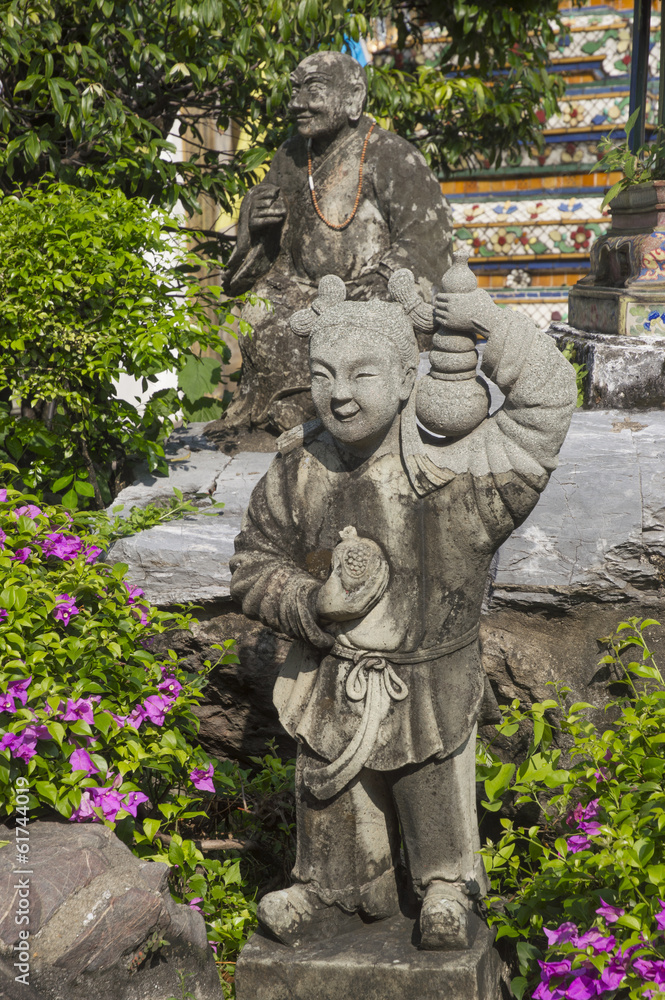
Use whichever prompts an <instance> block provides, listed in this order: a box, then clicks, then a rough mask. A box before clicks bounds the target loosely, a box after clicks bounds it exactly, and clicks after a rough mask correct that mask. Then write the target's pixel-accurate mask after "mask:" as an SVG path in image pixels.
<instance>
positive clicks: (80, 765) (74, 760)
mask: <svg viewBox="0 0 665 1000" xmlns="http://www.w3.org/2000/svg"><path fill="white" fill-rule="evenodd" d="M69 763H70V766H71V769H72V771H85V774H86V777H87V776H88V775H90V774H99V768H98V767H96V766H95V763H94V761H93V759H92V757H91V756H90V754H89V753H88V751H87V750H75V751H74V753H73V754H72V755H71V757H70V758H69Z"/></svg>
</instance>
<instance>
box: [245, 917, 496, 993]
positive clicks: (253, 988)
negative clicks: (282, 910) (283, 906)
mask: <svg viewBox="0 0 665 1000" xmlns="http://www.w3.org/2000/svg"><path fill="white" fill-rule="evenodd" d="M413 935H414V922H413V921H412V920H408V919H406V918H405V917H402V916H397V917H393V918H392V919H390V920H383V921H378V922H376V923H374V924H368V925H365V926H364V927H363V928H362V929H360V930H356V931H355V932H353V933H349V934H344V935H340V936H339V937H336V938H333V939H332V940H327V941H320V942H317V943H316V944H308V945H306V946H303V947H300V948H288V947H286V946H285V945H282V944H278V943H277V942H275V941H271V940H269V939H268V938H266V937H264V936H263V935H262V934H260V933H256V934H254V936H253V937H252V938H251V939H250V940H249V942H248V943H247V944H246V945H245V947H244V949H243V951H242V953H241V956H240V960H239V961H238V964H237V966H236V997H237V1000H360V998H362V1000H416V998H417V1000H500V998H501V985H500V983H501V970H502V964H501V960H500V958H499V955H498V953H497V952H496V951H495V950H494V948H493V946H492V937H491V934H490V932H489V931H488V930H487V928H486V927H485V926H484V925H482V924H480V922H479V923H478V932H477V934H476V938H475V940H474V942H473V945H472V946H471V948H469V949H468V950H466V951H419V950H418V949H417V948H416V947H415V945H414V944H413Z"/></svg>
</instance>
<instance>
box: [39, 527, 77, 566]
mask: <svg viewBox="0 0 665 1000" xmlns="http://www.w3.org/2000/svg"><path fill="white" fill-rule="evenodd" d="M82 548H83V542H82V541H81V539H80V538H77V537H76V536H75V535H64V534H63V533H62V532H61V531H52V532H51V534H50V535H47V536H46V538H45V539H44V541H43V542H42V552H43V553H44V555H45V556H56V558H58V559H62V560H63V562H70V561H71V560H72V559H76V557H77V555H78V554H79V552H80V551H81V549H82Z"/></svg>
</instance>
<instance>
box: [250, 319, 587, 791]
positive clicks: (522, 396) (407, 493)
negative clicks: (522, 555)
mask: <svg viewBox="0 0 665 1000" xmlns="http://www.w3.org/2000/svg"><path fill="white" fill-rule="evenodd" d="M499 327H500V328H499V329H496V330H495V331H494V332H493V333H492V334H491V335H490V338H489V341H488V344H487V346H486V348H485V352H484V358H483V371H484V372H485V373H486V374H487V375H488V376H489V377H490V378H491V379H492V380H493V381H494V382H496V384H497V385H498V386H499V387H500V388H501V389H502V390H503V391H504V392H505V394H506V397H507V398H506V401H505V403H504V405H503V407H502V408H501V409H500V410H499V411H498V412H497V413H496V414H494V416H492V417H491V418H489V419H487V420H485V421H484V422H483V423H482V424H481V425H480V426H479V427H477V428H476V430H474V431H473V432H472V433H471V434H469V435H467V436H466V437H465V438H462V439H460V440H458V441H454V442H451V443H449V444H444V445H437V444H434V445H432V444H427V443H424V442H423V441H422V440H421V436H420V434H419V432H418V431H417V429H416V425H415V420H414V416H413V405H412V404H413V395H412V400H411V401H410V404H409V405H407V408H406V409H405V411H404V412H403V414H402V434H401V439H402V448H401V454H393V455H383V456H381V457H379V458H376V459H374V458H372V457H370V458H369V459H367V460H366V461H363V462H361V463H359V464H355V465H352V466H350V465H349V464H348V461H345V460H344V458H343V457H342V454H341V452H340V450H339V449H338V447H337V445H336V443H335V441H334V439H333V438H332V437H331V436H330V435H329V434H328V433H327V432H326V431H324V430H322V429H320V430H318V432H317V433H315V434H314V435H313V436H312V435H309V436H310V437H311V440H308V441H307V443H305V444H304V445H301V446H296V447H294V448H293V449H292V450H290V451H289V452H288V453H287V454H279V455H278V456H277V457H276V458H275V460H274V461H273V463H272V465H271V467H270V469H269V470H268V473H267V474H266V476H265V477H264V478H263V480H262V481H261V482H260V483H259V484H258V486H257V487H256V489H255V490H254V493H253V494H252V499H251V502H250V505H249V509H248V511H247V514H246V516H245V519H244V522H243V528H242V532H241V534H240V535H239V536H238V538H237V540H236V555H235V556H234V558H233V561H232V564H231V566H232V570H233V581H232V585H231V592H232V594H233V596H234V597H235V598H237V599H240V600H241V601H242V606H243V610H244V612H245V613H246V614H248V615H250V616H252V617H256V618H260V619H261V620H262V621H264V622H265V623H266V624H267V625H269V626H270V627H271V628H274V629H276V630H278V631H280V632H284V633H286V634H287V635H290V636H293V637H295V638H297V639H301V640H304V642H305V644H307V645H309V648H310V650H312V647H314V648H315V649H316V650H319V651H322V652H325V650H326V647H329V646H330V645H331V643H332V637H330V636H329V634H328V633H326V632H324V631H322V628H323V623H321V622H317V620H316V612H315V604H316V594H317V591H318V589H319V587H320V586H321V583H322V581H323V580H325V578H326V575H327V567H328V564H329V560H330V554H331V551H332V549H333V548H334V546H335V545H336V544H337V542H338V541H339V532H340V531H341V530H342V529H343V528H344V527H345V526H347V525H353V526H354V527H355V528H356V529H357V532H358V534H359V535H361V536H365V537H368V538H371V539H373V540H374V541H376V542H378V543H379V545H380V546H381V547H382V549H383V551H384V553H385V555H386V556H387V559H388V563H389V565H390V581H389V584H388V587H387V590H386V592H385V594H384V596H383V597H382V599H381V601H380V602H379V604H378V605H377V606H376V607H375V608H374V609H373V610H372V611H371V612H370V614H369V615H368V616H367V618H365V619H361V620H360V621H357V620H356V621H355V622H351V623H348V624H347V626H346V627H344V629H343V632H344V633H346V636H344V635H343V636H342V637H341V638H342V641H343V642H345V643H346V644H348V645H350V646H352V647H355V648H359V649H365V650H368V651H371V652H375V653H380V654H383V655H384V656H385V658H386V659H387V660H388V661H389V662H390V663H391V665H392V669H393V670H394V671H395V673H396V674H397V676H398V677H399V678H400V679H401V680H402V681H403V682H404V683H405V684H406V686H407V688H408V696H407V697H406V698H404V699H403V700H400V701H392V703H391V705H390V710H389V712H388V714H387V716H386V718H385V719H384V720H383V722H382V724H381V726H380V729H379V731H378V735H377V737H376V740H375V745H374V747H373V750H372V753H371V754H370V755H369V757H368V758H367V760H366V766H367V767H370V768H373V769H376V770H383V771H385V770H392V769H395V768H399V767H401V766H403V765H404V764H408V763H414V762H420V761H425V760H427V759H428V758H430V757H433V756H437V757H439V758H442V757H446V756H447V755H449V754H450V753H452V752H453V751H454V750H455V749H456V748H457V747H459V746H460V745H461V744H463V743H464V741H465V740H466V739H467V738H468V736H469V733H470V732H471V729H472V728H473V726H474V724H475V722H476V720H477V716H478V710H479V707H480V703H481V700H482V694H483V672H482V668H481V663H480V657H479V652H478V643H477V642H476V641H475V640H476V636H477V630H478V624H479V620H480V611H481V604H482V600H483V595H484V591H485V586H486V582H487V576H488V572H489V568H490V563H491V560H492V557H493V555H494V553H495V552H496V550H497V549H498V548H499V546H500V545H501V544H502V543H503V542H504V541H505V540H506V539H507V538H508V536H509V535H510V533H511V532H512V531H513V529H514V528H515V527H516V526H517V525H519V524H521V523H522V522H523V521H524V520H525V518H526V517H527V516H528V514H529V513H530V511H531V510H532V509H533V507H534V506H535V504H536V502H537V500H538V496H539V494H540V492H541V491H542V490H543V489H544V487H545V485H546V483H547V481H548V478H549V475H550V473H551V471H552V469H553V468H555V466H556V463H557V454H558V451H559V449H560V447H561V444H562V442H563V439H564V437H565V434H566V431H567V429H568V425H569V422H570V415H571V413H572V410H573V409H574V407H575V402H576V388H575V383H574V380H573V379H572V378H571V372H572V369H571V367H570V365H569V364H568V362H567V361H565V359H564V358H563V357H562V356H561V354H560V352H559V351H558V349H557V348H556V346H555V344H554V342H553V341H552V340H550V338H549V337H547V336H546V335H545V334H542V333H540V332H538V331H537V330H536V329H535V327H534V326H533V324H532V323H531V321H530V320H529V319H528V318H527V317H525V316H523V315H521V314H519V313H515V312H513V311H510V312H507V313H506V314H505V316H504V317H502V318H501V319H500V321H499ZM335 631H339V627H337V628H336V629H335ZM335 648H336V649H338V648H339V642H338V644H337V646H336V647H335ZM300 650H301V651H300V654H296V656H295V659H296V660H297V659H298V655H299V656H300V657H301V659H300V663H298V662H294V657H292V658H291V660H290V662H289V664H288V665H287V669H286V677H285V678H283V679H282V683H281V684H279V685H278V697H279V702H280V704H279V705H278V707H279V709H280V716H281V719H282V722H283V724H284V726H285V728H286V729H287V730H288V731H289V732H290V733H291V734H292V735H294V736H296V738H297V739H298V740H299V741H301V742H302V741H304V742H305V743H306V744H308V745H309V747H310V748H311V749H312V750H314V751H315V752H316V753H317V754H318V755H320V756H321V757H322V758H324V759H325V760H327V761H334V760H335V759H336V758H338V757H339V756H340V755H341V754H342V753H343V752H344V750H345V748H346V747H347V746H348V745H349V743H350V742H351V740H352V739H353V737H354V734H355V732H356V730H357V729H358V725H359V720H360V718H361V716H362V711H363V706H362V704H361V703H358V702H355V701H350V700H349V698H348V697H347V695H346V693H345V681H346V677H347V675H348V673H349V669H350V662H349V659H347V658H344V657H340V656H337V655H330V654H329V655H325V656H324V658H323V659H322V661H321V663H320V665H319V666H318V667H317V666H316V662H315V661H314V660H313V659H312V657H311V656H307V653H306V649H304V648H303V647H300ZM437 650H440V651H441V652H440V655H437ZM391 654H395V658H394V659H392V660H391ZM418 658H420V659H421V662H399V661H400V660H402V661H403V660H405V659H407V660H409V659H410V660H417V659H418ZM299 668H300V669H299ZM290 679H291V680H290Z"/></svg>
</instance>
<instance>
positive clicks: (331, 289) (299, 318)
mask: <svg viewBox="0 0 665 1000" xmlns="http://www.w3.org/2000/svg"><path fill="white" fill-rule="evenodd" d="M345 299H346V285H345V284H344V282H343V281H342V279H341V278H339V277H338V276H337V275H336V274H325V275H324V276H323V277H322V278H321V280H320V281H319V294H318V295H317V297H316V298H315V299H314V301H313V302H312V304H311V306H310V307H309V308H308V309H300V310H299V311H298V312H296V313H294V314H293V316H292V317H291V329H292V330H293V332H294V333H296V334H297V335H298V336H299V337H309V335H310V333H311V332H312V330H313V328H314V324H315V323H316V321H317V319H318V318H319V316H320V315H321V314H322V313H324V312H326V310H327V309H332V308H333V306H338V305H340V304H341V303H342V302H344V300H345Z"/></svg>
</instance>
